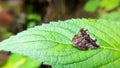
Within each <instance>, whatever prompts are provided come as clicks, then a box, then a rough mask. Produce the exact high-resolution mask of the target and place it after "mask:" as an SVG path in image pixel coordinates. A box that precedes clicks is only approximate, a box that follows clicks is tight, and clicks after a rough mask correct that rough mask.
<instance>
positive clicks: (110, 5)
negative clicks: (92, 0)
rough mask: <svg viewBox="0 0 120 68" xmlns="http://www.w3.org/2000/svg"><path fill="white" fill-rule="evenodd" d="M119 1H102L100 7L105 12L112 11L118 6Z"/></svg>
mask: <svg viewBox="0 0 120 68" xmlns="http://www.w3.org/2000/svg"><path fill="white" fill-rule="evenodd" d="M119 3H120V0H102V1H101V4H100V7H103V8H105V9H106V10H112V9H114V8H116V7H117V6H119Z"/></svg>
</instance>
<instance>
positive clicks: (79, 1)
mask: <svg viewBox="0 0 120 68" xmlns="http://www.w3.org/2000/svg"><path fill="white" fill-rule="evenodd" d="M71 18H95V19H107V20H110V21H118V22H119V21H120V0H0V41H2V40H4V39H6V38H9V37H10V36H12V35H16V34H17V33H18V32H21V31H23V30H26V29H27V28H32V27H34V26H36V25H41V24H42V23H48V22H50V21H57V20H66V19H71ZM10 55H11V54H10V53H8V52H3V51H2V52H0V67H1V66H3V65H6V63H7V64H8V66H9V62H10V60H11V59H9V61H7V60H8V58H9V57H11V56H10ZM12 56H13V55H12ZM15 56H17V55H14V56H13V57H15ZM19 57H20V56H19ZM18 59H19V60H20V59H22V58H18ZM11 61H12V60H11ZM31 61H33V60H31ZM35 62H37V61H35ZM23 63H24V62H23ZM38 64H40V63H38ZM6 68H7V65H6ZM44 68H45V67H44Z"/></svg>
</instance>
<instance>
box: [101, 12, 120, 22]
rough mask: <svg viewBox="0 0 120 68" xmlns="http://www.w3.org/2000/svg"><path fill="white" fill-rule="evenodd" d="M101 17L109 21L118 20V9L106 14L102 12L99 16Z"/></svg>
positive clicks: (119, 18) (119, 14)
mask: <svg viewBox="0 0 120 68" xmlns="http://www.w3.org/2000/svg"><path fill="white" fill-rule="evenodd" d="M100 18H101V19H106V20H111V21H118V22H119V21H120V11H117V12H111V13H108V14H102V15H101V16H100Z"/></svg>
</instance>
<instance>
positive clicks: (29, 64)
mask: <svg viewBox="0 0 120 68" xmlns="http://www.w3.org/2000/svg"><path fill="white" fill-rule="evenodd" d="M41 64H42V62H40V61H38V60H35V59H31V58H28V57H25V56H22V55H19V54H12V55H11V56H10V58H9V60H8V62H7V63H6V65H4V67H2V68H38V67H39V66H40V65H41Z"/></svg>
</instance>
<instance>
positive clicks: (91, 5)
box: [84, 0, 100, 12]
mask: <svg viewBox="0 0 120 68" xmlns="http://www.w3.org/2000/svg"><path fill="white" fill-rule="evenodd" d="M99 3H100V2H99V0H89V1H88V2H87V3H86V4H85V6H84V10H85V11H88V12H94V11H96V9H97V7H98V5H99Z"/></svg>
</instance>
